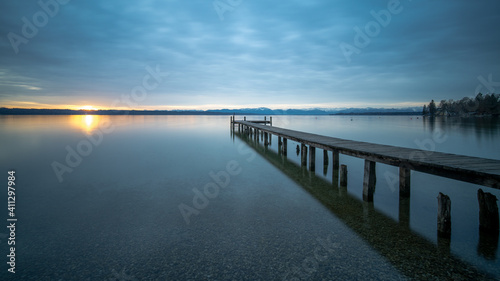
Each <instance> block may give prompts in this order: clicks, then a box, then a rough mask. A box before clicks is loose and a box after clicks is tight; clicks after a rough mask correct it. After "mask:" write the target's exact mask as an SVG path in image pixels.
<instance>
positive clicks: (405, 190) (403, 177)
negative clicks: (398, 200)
mask: <svg viewBox="0 0 500 281" xmlns="http://www.w3.org/2000/svg"><path fill="white" fill-rule="evenodd" d="M410 175H411V170H410V169H408V168H406V167H405V166H404V165H401V166H399V197H403V198H408V197H410V190H411V189H410Z"/></svg>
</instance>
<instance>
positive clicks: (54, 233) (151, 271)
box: [0, 116, 500, 280]
mask: <svg viewBox="0 0 500 281" xmlns="http://www.w3.org/2000/svg"><path fill="white" fill-rule="evenodd" d="M248 119H259V120H261V119H263V116H251V117H248ZM273 125H274V126H277V127H284V128H289V129H295V130H301V131H306V132H311V133H317V134H322V135H327V136H332V137H338V138H344V139H351V140H358V141H367V142H373V143H381V144H389V145H396V146H403V147H409V148H425V149H430V150H434V151H441V152H449V153H456V154H463V155H471V156H478V157H485V158H491V159H500V149H498V144H499V143H500V122H499V121H498V119H475V120H474V119H439V118H437V119H434V120H430V119H423V118H422V117H419V118H417V117H416V116H411V117H410V116H397V117H385V116H384V117H378V116H362V117H361V116H274V117H273ZM296 145H297V143H295V142H291V141H289V143H288V157H286V158H284V157H282V156H281V155H279V154H278V153H277V151H278V141H277V139H276V137H274V138H273V139H272V142H271V145H270V146H269V147H268V148H267V149H265V148H264V146H263V142H262V141H261V142H259V143H256V142H255V141H254V140H252V139H248V138H246V137H245V136H244V135H240V134H238V133H232V132H231V130H230V124H229V116H0V156H1V157H0V168H1V169H0V171H2V174H3V175H4V183H7V176H8V175H7V171H9V170H15V171H16V173H15V175H16V209H15V215H16V218H17V219H18V221H17V222H16V232H15V239H16V240H15V241H16V244H15V247H16V249H15V254H16V264H15V266H16V273H15V274H11V273H9V272H7V269H8V268H9V266H8V265H7V264H6V262H7V258H6V255H7V254H9V247H10V246H8V245H7V241H8V239H7V238H8V235H9V232H8V229H6V228H5V227H4V228H3V230H2V231H0V240H1V242H0V245H1V246H0V252H1V255H2V256H3V257H4V258H3V266H2V268H3V269H2V273H0V278H1V279H6V278H10V279H13V280H14V279H17V280H346V279H359V280H368V279H381V280H401V279H402V280H405V279H411V278H418V279H425V278H430V277H432V276H437V277H439V278H440V279H446V278H449V279H458V278H460V277H461V276H464V277H470V276H473V275H477V274H480V275H478V276H479V278H481V276H483V277H487V276H489V277H491V278H497V279H498V278H500V262H499V258H500V257H499V253H498V237H493V238H492V237H481V239H480V235H479V231H478V223H479V220H478V216H479V211H478V203H477V190H478V189H479V188H482V189H483V190H485V191H486V192H491V193H493V194H494V195H496V196H497V197H498V198H500V192H499V191H498V190H494V189H490V188H485V187H481V186H478V185H473V184H469V183H463V182H459V181H455V180H450V179H446V178H440V177H437V176H432V175H427V174H422V173H418V172H415V173H413V174H412V178H411V184H412V191H411V192H412V193H411V199H410V200H409V202H405V203H404V204H406V205H404V206H408V205H409V207H407V208H406V209H405V210H406V211H405V212H402V211H400V209H404V208H402V207H401V204H402V203H400V201H399V191H398V185H397V180H396V181H395V177H396V175H398V169H397V168H396V167H392V166H387V165H382V164H377V185H376V191H375V195H374V202H373V203H364V202H363V201H362V185H363V184H362V181H363V160H360V159H357V158H353V157H348V156H344V155H341V157H340V163H341V164H346V165H347V166H348V171H349V174H348V186H347V189H342V188H339V187H338V186H337V185H336V184H334V183H332V169H331V166H329V167H328V168H327V169H326V170H323V157H322V156H323V153H322V151H321V150H318V151H317V152H316V154H317V157H316V161H317V163H316V173H315V174H314V173H313V174H311V173H309V172H308V171H306V170H305V169H301V167H300V158H299V156H298V155H297V154H296V153H295V146H296ZM329 156H330V161H331V154H330V155H329ZM330 165H331V162H330ZM439 192H443V193H444V194H447V195H449V196H450V198H451V201H452V210H451V215H452V235H451V240H449V241H446V240H442V239H438V238H437V234H436V232H437V228H436V216H437V199H436V197H437V195H438V193H439ZM0 200H1V201H2V202H1V206H3V208H4V210H5V212H4V218H5V220H4V223H5V225H8V223H7V221H6V219H7V218H8V217H7V210H6V209H7V189H6V188H5V189H4V191H3V192H2V193H1V195H0Z"/></svg>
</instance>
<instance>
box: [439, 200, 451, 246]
mask: <svg viewBox="0 0 500 281" xmlns="http://www.w3.org/2000/svg"><path fill="white" fill-rule="evenodd" d="M437 199H438V216H437V231H438V236H439V237H443V238H449V237H450V236H451V200H450V197H448V195H444V194H443V193H441V192H439V195H438V197H437Z"/></svg>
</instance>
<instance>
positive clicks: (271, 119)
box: [269, 116, 273, 126]
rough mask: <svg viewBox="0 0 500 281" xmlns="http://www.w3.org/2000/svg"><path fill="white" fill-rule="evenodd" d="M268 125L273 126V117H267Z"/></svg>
mask: <svg viewBox="0 0 500 281" xmlns="http://www.w3.org/2000/svg"><path fill="white" fill-rule="evenodd" d="M269 125H271V126H272V125H273V117H272V116H269Z"/></svg>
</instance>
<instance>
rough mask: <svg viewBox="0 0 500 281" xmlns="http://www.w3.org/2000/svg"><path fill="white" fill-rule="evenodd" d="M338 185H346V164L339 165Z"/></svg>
mask: <svg viewBox="0 0 500 281" xmlns="http://www.w3.org/2000/svg"><path fill="white" fill-rule="evenodd" d="M340 186H342V187H345V186H347V165H341V166H340Z"/></svg>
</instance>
